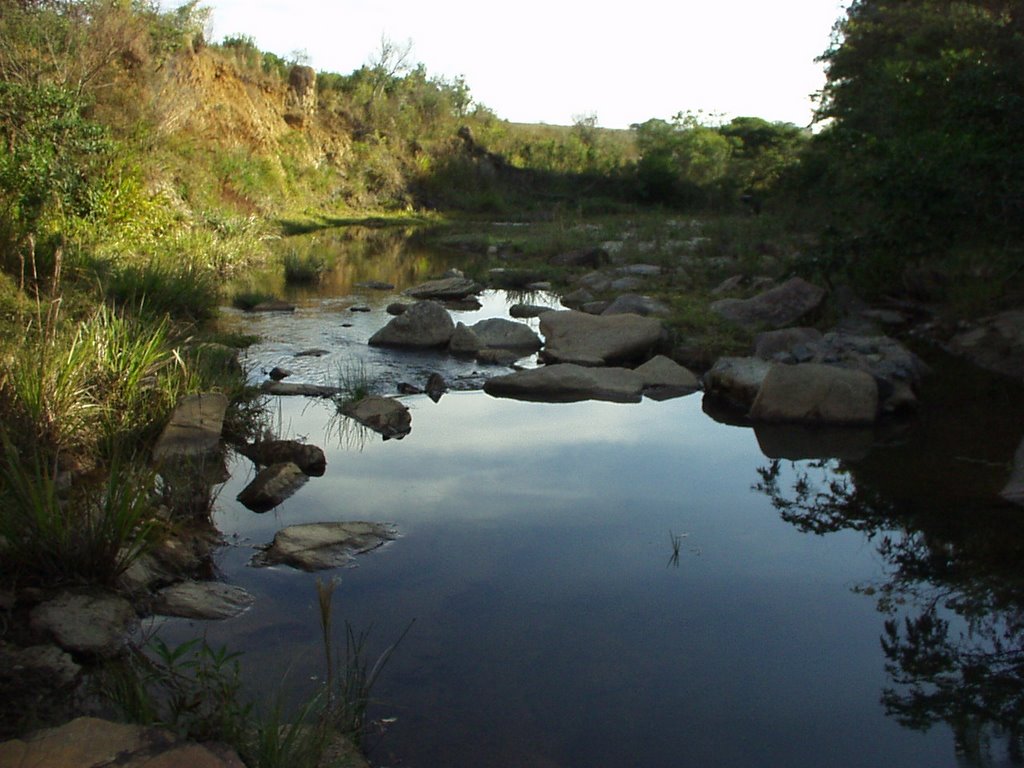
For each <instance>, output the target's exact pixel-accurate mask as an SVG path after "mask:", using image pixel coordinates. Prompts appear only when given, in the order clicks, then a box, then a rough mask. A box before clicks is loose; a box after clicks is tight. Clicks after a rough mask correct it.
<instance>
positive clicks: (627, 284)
mask: <svg viewBox="0 0 1024 768" xmlns="http://www.w3.org/2000/svg"><path fill="white" fill-rule="evenodd" d="M643 285H644V280H643V278H640V277H632V276H627V277H620V278H618V279H617V280H612V282H611V284H610V285H609V286H608V290H610V291H616V292H625V291H637V290H640V289H641V288H643Z"/></svg>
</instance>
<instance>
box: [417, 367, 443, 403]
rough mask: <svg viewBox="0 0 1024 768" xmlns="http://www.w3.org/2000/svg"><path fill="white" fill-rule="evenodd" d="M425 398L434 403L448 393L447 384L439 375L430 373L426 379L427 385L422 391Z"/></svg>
mask: <svg viewBox="0 0 1024 768" xmlns="http://www.w3.org/2000/svg"><path fill="white" fill-rule="evenodd" d="M423 391H424V392H426V393H427V397H429V398H430V399H431V400H433V401H434V402H435V403H436V402H437V401H438V400H440V399H441V396H442V395H443V394H444V393H445V392H447V391H448V384H447V382H446V381H445V380H444V376H442V375H441V374H440V373H432V374H430V375H429V376H428V377H427V385H426V386H425V387H424V389H423Z"/></svg>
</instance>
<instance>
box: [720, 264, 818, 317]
mask: <svg viewBox="0 0 1024 768" xmlns="http://www.w3.org/2000/svg"><path fill="white" fill-rule="evenodd" d="M824 299H825V289H824V288H820V287H818V286H816V285H812V284H811V283H808V282H807V281H806V280H804V279H802V278H799V277H794V278H792V279H790V280H787V281H786V282H785V283H783V284H782V285H779V286H777V287H775V288H771V289H769V290H767V291H764V292H763V293H759V294H758V295H757V296H754V297H752V298H749V299H719V300H718V301H715V302H712V304H711V311H712V312H714V313H715V314H716V315H718V316H719V317H722V318H724V319H726V320H729V321H730V322H733V323H736V324H737V325H741V326H743V327H744V328H750V329H757V328H785V327H786V326H789V325H793V324H795V323H797V322H798V321H799V320H800V319H801V318H803V317H806V316H807V315H809V314H810V313H811V312H813V311H814V310H816V309H817V308H818V307H820V306H821V303H822V301H824Z"/></svg>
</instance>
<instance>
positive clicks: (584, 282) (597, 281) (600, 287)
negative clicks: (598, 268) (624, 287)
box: [576, 272, 612, 293]
mask: <svg viewBox="0 0 1024 768" xmlns="http://www.w3.org/2000/svg"><path fill="white" fill-rule="evenodd" d="M611 284H612V279H611V278H610V277H608V275H606V274H605V273H604V272H588V273H587V274H585V275H583V277H581V278H580V279H579V280H577V281H576V285H578V286H579V287H580V288H585V289H586V290H588V291H595V292H597V293H601V292H603V291H607V290H608V286H610V285H611Z"/></svg>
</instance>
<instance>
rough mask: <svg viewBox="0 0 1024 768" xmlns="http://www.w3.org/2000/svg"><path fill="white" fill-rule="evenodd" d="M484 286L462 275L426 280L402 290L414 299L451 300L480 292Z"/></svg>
mask: <svg viewBox="0 0 1024 768" xmlns="http://www.w3.org/2000/svg"><path fill="white" fill-rule="evenodd" d="M483 289H484V287H483V286H482V285H480V284H479V283H477V282H474V281H473V280H467V279H466V278H464V277H459V276H453V277H446V278H442V279H441V280H428V281H427V282H425V283H423V284H421V285H417V286H416V287H414V288H409V289H407V290H406V291H404V293H405V295H406V296H411V297H412V298H414V299H437V300H440V301H451V300H458V299H464V298H466V297H467V296H473V295H475V294H478V293H480V291H482V290H483Z"/></svg>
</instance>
